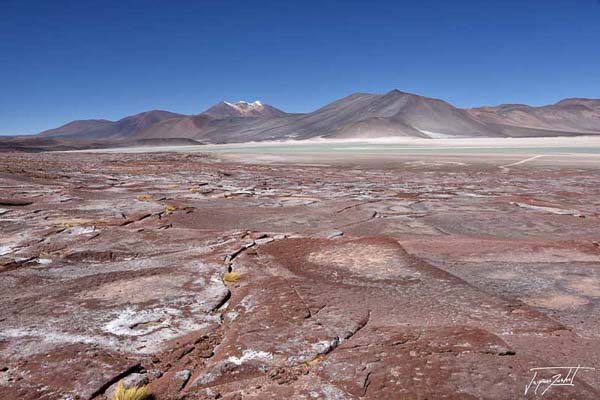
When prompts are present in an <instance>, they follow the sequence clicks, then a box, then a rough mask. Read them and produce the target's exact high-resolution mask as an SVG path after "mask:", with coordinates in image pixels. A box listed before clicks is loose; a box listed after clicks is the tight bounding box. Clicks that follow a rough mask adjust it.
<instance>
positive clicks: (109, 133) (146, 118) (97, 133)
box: [40, 110, 184, 139]
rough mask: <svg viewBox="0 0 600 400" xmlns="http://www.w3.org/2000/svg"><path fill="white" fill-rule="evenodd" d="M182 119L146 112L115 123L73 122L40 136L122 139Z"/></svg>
mask: <svg viewBox="0 0 600 400" xmlns="http://www.w3.org/2000/svg"><path fill="white" fill-rule="evenodd" d="M181 117H184V115H182V114H176V113H172V112H169V111H162V110H154V111H146V112H143V113H140V114H136V115H132V116H129V117H125V118H123V119H120V120H118V121H114V122H113V121H108V120H82V121H73V122H69V123H68V124H66V125H63V126H61V127H59V128H56V129H50V130H47V131H44V132H41V133H40V135H41V136H53V137H63V136H71V137H85V138H87V139H122V138H126V137H128V136H131V135H135V134H136V133H138V132H141V131H143V130H145V129H148V128H149V127H150V126H152V125H154V124H157V123H159V122H161V121H165V120H168V119H172V118H181Z"/></svg>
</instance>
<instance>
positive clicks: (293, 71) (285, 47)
mask: <svg viewBox="0 0 600 400" xmlns="http://www.w3.org/2000/svg"><path fill="white" fill-rule="evenodd" d="M393 88H398V89H400V90H403V91H409V92H414V93H418V94H422V95H425V96H431V97H438V98H442V99H445V100H447V101H449V102H451V103H453V104H455V105H457V106H461V107H465V106H476V105H483V104H498V103H508V102H521V103H530V104H535V105H541V104H547V103H552V102H555V101H557V100H559V99H561V98H564V97H595V98H599V97H600V1H599V0H497V1H495V0H488V1H481V0H477V1H459V0H454V1H449V0H413V1H400V0H397V1H373V0H371V1H353V0H343V1H307V0H305V1H284V0H277V1H261V0H255V1H226V0H221V1H202V0H196V1H176V0H172V1H153V0H143V1H142V0H138V1H130V0H119V1H88V0H72V1H62V0H52V1H47V0H44V1H34V0H31V1H27V0H0V134H18V133H34V132H38V131H41V130H43V129H46V128H50V127H55V126H58V125H61V124H63V123H65V122H68V121H70V120H73V119H88V118H107V119H118V118H121V117H123V116H126V115H130V114H133V113H137V112H141V111H145V110H150V109H166V110H170V111H175V112H180V113H185V114H193V113H198V112H201V111H202V110H204V109H206V108H207V107H209V106H210V105H211V104H213V103H215V102H217V101H219V100H232V101H237V100H241V99H244V100H255V99H259V100H262V101H264V102H267V103H269V104H272V105H274V106H276V107H280V108H282V109H283V110H285V111H290V112H304V111H310V110H313V109H315V108H317V107H320V106H322V105H324V104H326V103H328V102H330V101H333V100H335V99H338V98H340V97H342V96H345V95H348V94H351V93H353V92H375V93H384V92H387V91H389V90H391V89H393Z"/></svg>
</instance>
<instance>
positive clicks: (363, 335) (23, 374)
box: [0, 151, 600, 400]
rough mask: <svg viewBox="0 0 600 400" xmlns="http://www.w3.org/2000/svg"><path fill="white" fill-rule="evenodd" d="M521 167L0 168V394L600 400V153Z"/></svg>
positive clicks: (514, 159)
mask: <svg viewBox="0 0 600 400" xmlns="http://www.w3.org/2000/svg"><path fill="white" fill-rule="evenodd" d="M526 153H527V151H525V152H521V153H519V154H476V153H469V154H457V153H456V152H453V153H447V154H410V153H407V154H387V155H386V154H377V155H368V154H345V155H341V154H339V155H337V156H335V157H332V156H331V155H330V154H326V153H322V154H311V155H310V156H308V155H305V154H300V153H295V154H290V155H287V156H286V157H275V156H272V155H265V154H254V153H252V152H245V153H237V154H232V153H228V154H223V153H214V152H213V153H202V152H196V153H189V152H181V153H166V152H154V153H146V152H143V153H121V152H118V153H38V154H32V153H2V154H1V155H0V186H1V196H0V197H1V198H0V228H1V236H0V277H1V279H0V398H2V399H105V398H110V396H111V394H112V393H113V392H114V387H115V384H116V383H117V382H118V381H119V380H121V379H123V380H124V381H125V382H126V383H127V384H130V385H133V384H147V385H148V386H149V388H150V389H151V391H152V393H153V396H154V397H155V399H157V400H166V399H190V400H191V399H217V398H222V399H282V398H288V399H313V398H315V399H319V398H320V399H359V398H365V399H439V398H450V399H516V398H536V397H537V398H539V397H540V396H542V392H543V391H544V390H545V389H548V390H547V391H546V392H545V393H544V394H543V398H548V399H553V398H556V399H558V398H560V399H563V398H573V399H575V398H576V399H598V398H599V397H600V373H599V371H598V369H599V368H600V333H599V332H600V156H599V155H598V154H578V155H572V154H567V155H563V154H551V155H544V156H543V157H537V156H536V153H533V154H526ZM284 160H285V161H284ZM577 366H581V369H579V370H576V371H575V372H571V376H570V377H572V378H573V379H572V381H571V383H572V384H571V385H562V386H554V387H549V385H548V384H547V383H543V382H542V383H540V385H539V386H538V385H537V383H538V381H536V380H535V379H536V378H535V375H534V374H535V372H536V371H538V375H537V378H539V379H541V378H547V377H548V375H547V373H546V372H545V371H547V370H535V368H546V367H577ZM586 368H596V370H592V369H586ZM532 369H534V370H533V371H532ZM558 372H559V373H560V371H558ZM544 373H546V375H543V374H544ZM554 373H556V370H554V371H552V374H554ZM564 373H565V374H566V371H565V372H564ZM528 385H529V386H528ZM536 389H537V390H536Z"/></svg>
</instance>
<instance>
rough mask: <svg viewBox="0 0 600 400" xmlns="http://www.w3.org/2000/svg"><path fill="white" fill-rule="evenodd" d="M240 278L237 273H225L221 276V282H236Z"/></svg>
mask: <svg viewBox="0 0 600 400" xmlns="http://www.w3.org/2000/svg"><path fill="white" fill-rule="evenodd" d="M241 277H242V276H241V275H240V273H239V272H226V273H225V274H223V280H224V281H225V282H236V281H238V280H240V278H241Z"/></svg>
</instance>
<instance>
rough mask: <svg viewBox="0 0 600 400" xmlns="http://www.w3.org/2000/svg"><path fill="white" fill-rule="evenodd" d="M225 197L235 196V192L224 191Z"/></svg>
mask: <svg viewBox="0 0 600 400" xmlns="http://www.w3.org/2000/svg"><path fill="white" fill-rule="evenodd" d="M223 197H225V198H226V199H228V198H230V197H233V193H231V192H225V193H223Z"/></svg>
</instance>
